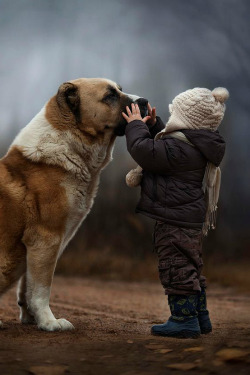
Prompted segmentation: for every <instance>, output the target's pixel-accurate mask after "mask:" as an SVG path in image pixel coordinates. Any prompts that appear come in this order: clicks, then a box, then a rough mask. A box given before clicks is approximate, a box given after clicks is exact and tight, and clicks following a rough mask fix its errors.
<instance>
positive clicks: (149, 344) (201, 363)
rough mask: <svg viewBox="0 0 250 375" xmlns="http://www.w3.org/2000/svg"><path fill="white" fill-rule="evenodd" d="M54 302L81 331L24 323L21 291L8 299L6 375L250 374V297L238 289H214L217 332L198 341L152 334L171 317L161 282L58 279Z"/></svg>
mask: <svg viewBox="0 0 250 375" xmlns="http://www.w3.org/2000/svg"><path fill="white" fill-rule="evenodd" d="M51 301H52V303H51V307H52V310H53V312H54V313H55V315H56V316H57V317H64V318H66V319H69V320H70V321H71V322H72V323H73V324H74V325H75V327H76V330H75V331H74V332H68V333H59V332H57V333H45V332H41V331H38V330H37V328H36V326H24V325H21V324H19V322H18V309H17V307H16V302H15V290H11V291H10V292H8V294H6V295H5V296H4V297H3V298H2V300H1V305H0V317H1V319H2V320H3V322H4V328H5V329H2V330H0V374H2V375H7V374H11V375H13V374H29V373H32V374H37V375H41V374H46V375H47V374H48V375H52V374H53V375H59V374H90V375H91V374H93V375H96V374H102V375H104V374H110V375H112V374H121V375H146V374H149V375H151V374H152V375H153V374H154V375H161V374H164V375H166V374H172V373H173V374H179V373H183V371H185V370H186V371H187V373H188V374H197V373H199V374H227V375H228V374H234V375H235V374H237V375H240V374H249V373H250V358H249V355H247V353H248V354H249V352H250V326H249V323H250V296H244V295H239V294H235V293H233V291H232V290H231V289H222V288H218V287H216V288H215V287H213V288H212V287H211V288H210V290H209V307H210V311H211V317H212V320H213V324H214V332H213V333H212V334H210V335H207V336H202V337H201V338H199V339H196V340H192V339H188V340H177V339H167V338H161V337H160V338H159V337H153V336H151V335H150V334H149V332H150V327H151V325H152V324H154V323H160V322H163V321H165V320H166V318H167V316H168V309H167V302H166V298H165V297H164V295H163V292H162V289H161V287H160V285H159V284H152V283H150V284H147V283H123V282H106V281H95V280H89V279H88V280H86V279H79V278H78V279H72V278H71V279H68V278H67V279H65V278H61V277H60V278H59V277H57V278H55V281H54V285H53V292H52V296H51ZM224 349H226V350H224ZM222 350H223V351H222ZM180 365H181V366H182V368H181V369H174V367H178V366H180Z"/></svg>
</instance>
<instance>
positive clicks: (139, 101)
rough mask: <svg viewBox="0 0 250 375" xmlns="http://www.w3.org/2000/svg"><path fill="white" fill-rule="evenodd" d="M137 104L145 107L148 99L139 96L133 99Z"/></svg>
mask: <svg viewBox="0 0 250 375" xmlns="http://www.w3.org/2000/svg"><path fill="white" fill-rule="evenodd" d="M135 102H136V103H137V104H138V105H139V106H142V107H146V106H147V105H148V100H147V99H144V98H139V99H137V100H136V101H135Z"/></svg>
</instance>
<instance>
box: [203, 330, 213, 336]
mask: <svg viewBox="0 0 250 375" xmlns="http://www.w3.org/2000/svg"><path fill="white" fill-rule="evenodd" d="M211 332H212V329H202V330H201V334H202V335H208V334H209V333H211Z"/></svg>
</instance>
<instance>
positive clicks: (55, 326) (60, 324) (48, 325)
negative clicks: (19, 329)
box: [38, 319, 75, 332]
mask: <svg viewBox="0 0 250 375" xmlns="http://www.w3.org/2000/svg"><path fill="white" fill-rule="evenodd" d="M38 328H39V329H42V330H43V331H48V332H53V331H70V330H73V329H75V327H74V326H73V324H71V323H70V322H69V321H68V320H66V319H55V320H48V321H47V322H43V323H40V324H38Z"/></svg>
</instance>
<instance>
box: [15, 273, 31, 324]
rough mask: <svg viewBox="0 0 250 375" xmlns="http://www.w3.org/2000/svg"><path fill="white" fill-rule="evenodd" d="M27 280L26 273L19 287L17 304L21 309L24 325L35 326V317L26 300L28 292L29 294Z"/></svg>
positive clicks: (21, 318)
mask: <svg viewBox="0 0 250 375" xmlns="http://www.w3.org/2000/svg"><path fill="white" fill-rule="evenodd" d="M26 284H27V280H26V273H24V274H23V276H21V278H20V280H19V282H18V286H17V303H18V306H19V308H20V320H21V323H23V324H34V323H35V319H34V316H33V315H32V314H31V311H30V310H29V308H28V305H27V300H26V292H27V285H26Z"/></svg>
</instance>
